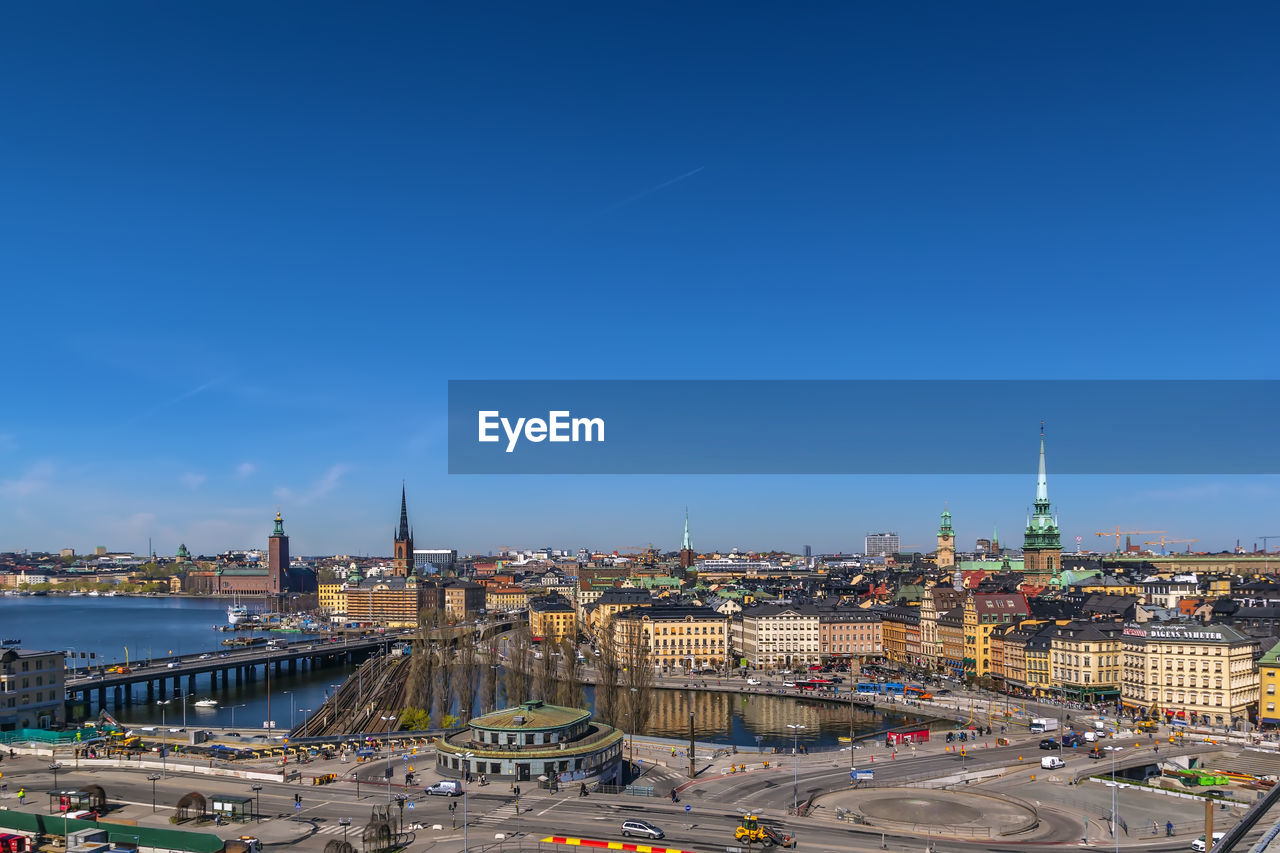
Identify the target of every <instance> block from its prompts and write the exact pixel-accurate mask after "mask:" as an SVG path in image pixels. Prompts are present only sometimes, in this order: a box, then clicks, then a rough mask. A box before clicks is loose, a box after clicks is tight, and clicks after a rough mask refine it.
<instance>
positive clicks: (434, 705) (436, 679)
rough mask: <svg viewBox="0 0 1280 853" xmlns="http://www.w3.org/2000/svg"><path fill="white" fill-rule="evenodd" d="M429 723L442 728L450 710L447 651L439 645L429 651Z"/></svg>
mask: <svg viewBox="0 0 1280 853" xmlns="http://www.w3.org/2000/svg"><path fill="white" fill-rule="evenodd" d="M430 654H431V657H432V659H433V662H432V667H431V706H430V707H431V725H432V727H433V728H443V727H444V718H445V716H446V715H447V714H448V713H449V711H450V710H451V707H450V702H449V666H448V657H447V656H448V651H447V649H446V647H444V646H443V645H441V647H440V648H438V649H433V650H432V651H431V653H430Z"/></svg>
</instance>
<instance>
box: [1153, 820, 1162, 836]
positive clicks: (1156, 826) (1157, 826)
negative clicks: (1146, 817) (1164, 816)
mask: <svg viewBox="0 0 1280 853" xmlns="http://www.w3.org/2000/svg"><path fill="white" fill-rule="evenodd" d="M1151 834H1152V835H1159V834H1160V824H1158V823H1156V822H1155V821H1154V820H1153V821H1151Z"/></svg>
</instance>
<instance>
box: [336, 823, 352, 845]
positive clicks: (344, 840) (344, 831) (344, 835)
mask: <svg viewBox="0 0 1280 853" xmlns="http://www.w3.org/2000/svg"><path fill="white" fill-rule="evenodd" d="M338 826H340V827H342V843H343V844H346V843H347V829H348V828H349V827H350V826H351V818H349V817H340V818H338Z"/></svg>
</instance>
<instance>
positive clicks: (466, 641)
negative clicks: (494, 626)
mask: <svg viewBox="0 0 1280 853" xmlns="http://www.w3.org/2000/svg"><path fill="white" fill-rule="evenodd" d="M476 642H477V632H476V630H475V628H474V626H470V625H469V626H467V627H466V628H464V629H463V630H462V631H461V632H459V634H458V649H457V652H456V653H455V654H454V659H453V693H454V695H455V696H457V698H458V719H459V721H460V722H463V723H465V722H466V721H467V720H469V719H471V710H472V708H473V707H474V706H475V699H476V677H477V675H478V673H477V671H476Z"/></svg>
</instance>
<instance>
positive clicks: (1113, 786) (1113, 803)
mask: <svg viewBox="0 0 1280 853" xmlns="http://www.w3.org/2000/svg"><path fill="white" fill-rule="evenodd" d="M1122 749H1124V747H1122V746H1109V747H1107V752H1109V753H1111V782H1110V783H1109V784H1110V786H1111V837H1112V838H1114V839H1115V842H1116V846H1115V849H1116V853H1120V832H1119V831H1118V830H1117V828H1116V826H1117V816H1116V788H1118V787H1119V786H1118V785H1117V784H1116V753H1117V752H1119V751H1120V750H1122ZM1206 837H1207V836H1206ZM1209 843H1212V840H1210V842H1209Z"/></svg>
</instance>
